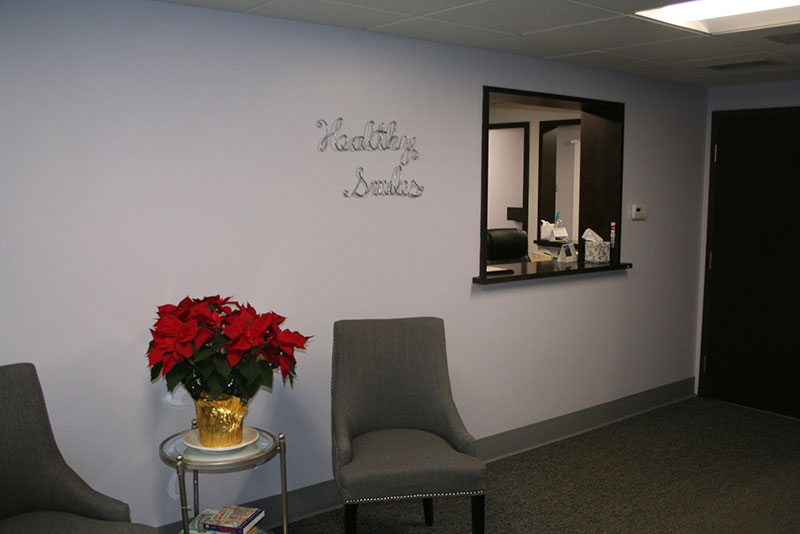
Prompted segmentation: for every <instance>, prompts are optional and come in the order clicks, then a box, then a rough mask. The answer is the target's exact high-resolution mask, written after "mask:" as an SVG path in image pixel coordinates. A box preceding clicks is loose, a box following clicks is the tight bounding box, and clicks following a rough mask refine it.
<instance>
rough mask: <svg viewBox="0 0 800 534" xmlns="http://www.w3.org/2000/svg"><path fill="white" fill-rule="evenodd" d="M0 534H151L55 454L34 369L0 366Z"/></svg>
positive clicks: (26, 365)
mask: <svg viewBox="0 0 800 534" xmlns="http://www.w3.org/2000/svg"><path fill="white" fill-rule="evenodd" d="M0 399H2V409H0V480H2V484H0V532H2V533H3V534H39V533H45V532H46V533H51V532H59V533H76V534H77V533H81V534H92V533H97V534H100V533H103V534H155V533H156V529H154V528H152V527H148V526H145V525H139V524H133V523H131V522H130V521H131V516H130V510H129V508H128V505H127V504H125V503H124V502H120V501H118V500H116V499H112V498H111V497H107V496H105V495H103V494H101V493H98V492H96V491H95V490H93V489H92V488H91V487H89V485H88V484H86V482H84V481H83V479H81V478H80V477H79V476H78V475H77V474H76V473H75V472H74V471H73V470H72V469H71V468H70V467H69V466H68V465H67V464H66V462H65V461H64V458H63V457H62V456H61V452H60V451H59V450H58V446H57V445H56V441H55V438H54V437H53V431H52V429H51V428H50V419H49V418H48V416H47V407H46V406H45V403H44V396H43V395H42V389H41V386H40V385H39V377H38V375H37V374H36V369H35V367H34V366H33V364H30V363H17V364H12V365H3V366H0Z"/></svg>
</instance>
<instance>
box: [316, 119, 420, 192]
mask: <svg viewBox="0 0 800 534" xmlns="http://www.w3.org/2000/svg"><path fill="white" fill-rule="evenodd" d="M343 125H344V119H342V118H341V117H339V118H338V119H336V120H335V121H333V123H331V124H330V125H329V124H328V122H327V121H326V120H324V119H319V120H318V121H317V128H322V129H323V130H324V131H325V135H324V136H322V139H321V140H320V142H319V144H318V145H317V149H318V150H319V151H320V152H325V151H326V150H328V149H329V148H330V149H331V150H332V151H334V152H387V151H392V152H399V153H400V163H399V165H397V166H395V168H394V169H393V170H392V174H391V177H390V178H388V179H383V180H380V179H378V180H369V181H368V180H367V178H366V177H365V176H364V174H365V171H364V167H363V166H362V167H358V168H356V185H355V187H353V189H352V190H350V191H348V190H347V189H345V190H344V191H343V193H344V196H345V197H347V198H352V197H365V196H369V195H372V196H389V195H393V196H401V197H408V198H416V197H418V196H420V195H422V192H423V191H424V190H425V188H424V187H423V186H421V185H419V184H418V183H417V181H416V180H410V181H409V180H407V179H405V178H404V177H403V170H404V169H405V168H406V166H407V165H408V164H409V163H411V162H412V161H416V160H417V159H418V158H419V152H418V151H417V148H416V141H417V138H416V137H410V136H407V135H402V136H401V135H399V134H398V133H397V121H391V122H389V123H385V122H381V123H376V122H375V121H372V120H371V121H367V123H366V124H365V125H364V129H363V130H362V133H361V134H360V135H350V136H348V135H347V134H344V133H341V130H342V126H343Z"/></svg>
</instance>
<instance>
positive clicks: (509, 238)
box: [486, 228, 530, 263]
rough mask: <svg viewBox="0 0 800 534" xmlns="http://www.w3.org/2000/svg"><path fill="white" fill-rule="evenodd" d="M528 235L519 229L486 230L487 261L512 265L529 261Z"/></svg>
mask: <svg viewBox="0 0 800 534" xmlns="http://www.w3.org/2000/svg"><path fill="white" fill-rule="evenodd" d="M529 259H530V258H529V257H528V233H527V232H526V231H525V230H519V229H517V228H492V229H490V230H486V261H487V262H495V263H503V262H506V263H512V262H517V261H528V260H529Z"/></svg>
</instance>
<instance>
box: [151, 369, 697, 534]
mask: <svg viewBox="0 0 800 534" xmlns="http://www.w3.org/2000/svg"><path fill="white" fill-rule="evenodd" d="M692 396H694V378H693V377H692V378H687V379H685V380H679V381H677V382H673V383H672V384H667V385H665V386H661V387H658V388H655V389H650V390H647V391H643V392H641V393H636V394H634V395H630V396H628V397H623V398H621V399H617V400H614V401H611V402H607V403H605V404H600V405H597V406H592V407H591V408H586V409H585V410H580V411H577V412H573V413H570V414H567V415H562V416H560V417H555V418H553V419H548V420H547V421H542V422H539V423H534V424H531V425H528V426H524V427H521V428H515V429H514V430H509V431H507V432H502V433H500V434H495V435H493V436H487V437H485V438H481V439H479V440H477V444H476V445H477V451H478V456H479V457H480V458H481V459H482V460H484V461H487V462H490V461H492V460H499V459H500V458H505V457H507V456H511V455H513V454H517V453H520V452H523V451H526V450H530V449H534V448H536V447H540V446H542V445H546V444H548V443H552V442H554V441H558V440H561V439H564V438H568V437H570V436H574V435H576V434H580V433H582V432H586V431H588V430H592V429H594V428H598V427H601V426H605V425H608V424H611V423H614V422H616V421H619V420H621V419H626V418H628V417H631V416H634V415H636V414H639V413H642V412H646V411H648V410H652V409H654V408H658V407H659V406H663V405H665V404H671V403H673V402H677V401H680V400H684V399H687V398H689V397H692ZM290 475H291V474H290ZM242 504H243V505H244V506H255V507H258V508H263V509H264V510H265V511H266V518H265V519H264V520H263V524H262V527H263V528H270V529H273V530H274V531H275V532H278V531H279V530H280V526H281V496H280V495H272V496H270V497H266V498H263V499H258V500H256V501H251V502H247V503H242ZM341 506H342V501H341V498H340V497H339V490H338V489H337V488H336V483H335V482H334V481H333V480H326V481H324V482H320V483H318V484H313V485H311V486H305V487H303V488H298V489H295V490H292V491H290V492H289V517H290V518H291V520H292V521H297V520H299V519H303V518H305V517H311V516H313V515H317V514H320V513H322V512H327V511H329V510H333V509H335V508H339V507H341ZM276 527H278V528H277V529H276ZM180 529H181V524H180V522H179V521H178V522H175V523H170V524H168V525H163V526H161V527H159V529H158V530H159V534H175V533H176V532H178V531H179V530H180Z"/></svg>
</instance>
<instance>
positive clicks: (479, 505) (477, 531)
mask: <svg viewBox="0 0 800 534" xmlns="http://www.w3.org/2000/svg"><path fill="white" fill-rule="evenodd" d="M485 501H486V496H485V495H475V496H474V497H472V534H483V532H484V522H485V519H484V507H485Z"/></svg>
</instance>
